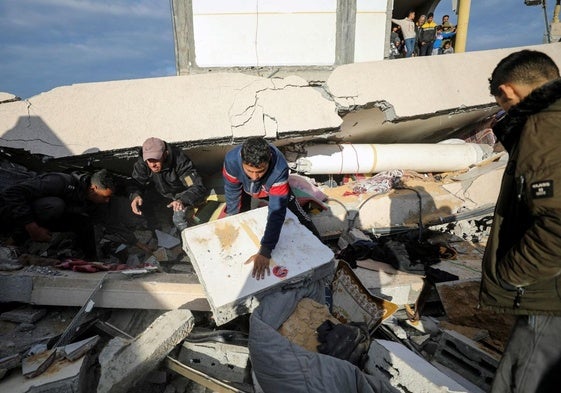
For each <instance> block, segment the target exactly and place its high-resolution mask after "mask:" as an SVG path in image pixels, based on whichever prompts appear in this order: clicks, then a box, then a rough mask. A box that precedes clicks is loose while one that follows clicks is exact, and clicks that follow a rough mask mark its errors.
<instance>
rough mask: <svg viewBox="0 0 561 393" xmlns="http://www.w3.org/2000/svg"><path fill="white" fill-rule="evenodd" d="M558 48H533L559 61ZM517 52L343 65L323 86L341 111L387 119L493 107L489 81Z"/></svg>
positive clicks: (495, 52)
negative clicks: (373, 112) (374, 112)
mask: <svg viewBox="0 0 561 393" xmlns="http://www.w3.org/2000/svg"><path fill="white" fill-rule="evenodd" d="M560 46H561V44H549V45H536V46H533V47H532V49H535V50H540V51H543V52H545V53H547V54H549V55H550V56H551V57H552V58H553V59H554V61H555V62H557V63H560V62H561V50H560ZM520 49H522V48H509V49H501V50H492V51H478V52H468V53H456V54H454V55H453V56H427V57H415V58H409V59H397V60H391V61H378V62H369V63H355V64H347V65H343V66H340V67H338V68H336V69H335V70H334V71H333V72H332V73H331V75H330V76H329V78H328V80H327V83H326V88H327V90H328V91H329V92H330V94H331V95H332V96H333V99H334V100H335V102H336V103H337V105H338V106H339V108H340V110H341V111H343V112H345V111H347V112H348V111H356V110H357V109H359V108H372V107H374V106H378V107H382V108H381V109H382V110H384V109H387V108H388V107H391V108H393V111H390V110H385V114H386V120H387V121H394V120H398V119H402V118H417V117H419V118H421V117H427V115H434V114H436V113H442V112H447V113H453V112H463V111H469V110H470V109H476V108H481V107H482V106H492V105H494V104H495V100H494V99H493V97H492V96H491V95H490V94H489V87H488V86H489V82H488V78H489V76H490V75H491V72H492V71H493V69H494V68H495V66H496V65H497V63H498V62H499V61H500V60H501V59H502V58H503V57H505V56H507V55H508V54H509V53H512V52H514V51H517V50H520Z"/></svg>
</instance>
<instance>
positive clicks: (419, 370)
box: [365, 340, 470, 393]
mask: <svg viewBox="0 0 561 393" xmlns="http://www.w3.org/2000/svg"><path fill="white" fill-rule="evenodd" d="M368 356H369V359H368V361H367V362H366V365H365V371H366V372H367V373H369V374H372V375H376V374H377V373H380V370H381V371H382V372H383V373H384V374H385V375H389V376H390V383H391V384H392V385H393V386H395V387H398V388H399V390H400V391H406V392H415V393H433V392H456V393H469V392H470V390H469V389H467V388H466V387H465V386H463V385H462V384H460V383H459V382H457V381H456V380H455V379H453V378H451V377H449V376H448V375H446V374H444V373H443V372H442V371H440V370H439V369H438V368H436V367H435V366H434V365H432V364H431V363H429V362H428V361H427V360H425V359H424V358H422V357H421V356H419V355H417V354H416V353H415V352H413V351H411V350H410V349H408V348H407V347H406V346H405V345H403V344H401V343H398V342H394V341H387V340H373V341H372V344H371V345H370V349H369V351H368Z"/></svg>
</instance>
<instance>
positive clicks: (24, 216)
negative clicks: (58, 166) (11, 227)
mask: <svg viewBox="0 0 561 393" xmlns="http://www.w3.org/2000/svg"><path fill="white" fill-rule="evenodd" d="M70 183H71V181H70V175H66V174H64V173H47V174H44V175H40V176H37V177H35V178H33V179H30V180H26V181H24V182H21V183H18V184H16V185H13V186H11V187H8V188H7V189H5V190H4V191H3V196H4V201H5V203H6V205H7V206H9V209H10V210H11V214H12V217H13V219H14V221H15V222H16V223H17V224H18V225H21V226H24V225H27V224H29V223H31V222H33V221H35V217H34V216H33V210H32V208H31V204H32V203H33V201H35V200H37V199H39V198H43V197H60V198H63V199H65V197H66V196H67V194H68V192H69V191H68V186H69V185H70Z"/></svg>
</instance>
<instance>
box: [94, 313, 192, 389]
mask: <svg viewBox="0 0 561 393" xmlns="http://www.w3.org/2000/svg"><path fill="white" fill-rule="evenodd" d="M194 324H195V319H194V317H193V315H192V314H191V311H189V310H172V311H168V312H166V313H165V314H163V315H162V316H160V317H159V318H158V319H156V320H155V321H154V322H153V323H152V324H151V325H150V326H149V327H148V328H147V329H146V330H145V331H144V332H142V333H141V334H140V335H138V336H137V337H136V338H135V339H133V340H124V339H122V338H115V339H113V340H111V341H110V342H109V343H108V344H107V346H106V347H105V348H104V349H103V351H102V352H101V354H100V356H99V363H100V365H101V375H100V379H99V384H98V386H97V392H98V393H118V392H123V393H124V392H127V391H129V389H130V388H131V387H132V386H134V385H135V384H136V383H138V382H139V381H142V380H143V379H144V378H145V377H146V375H147V374H148V372H150V371H152V370H153V369H154V368H155V367H156V366H157V365H158V364H159V363H160V362H161V361H162V360H163V359H164V358H165V357H166V356H167V355H168V353H169V352H171V350H172V349H173V348H174V347H175V346H176V345H177V344H179V343H180V342H181V341H182V340H184V339H185V337H187V335H188V334H189V333H190V332H191V330H192V329H193V326H194Z"/></svg>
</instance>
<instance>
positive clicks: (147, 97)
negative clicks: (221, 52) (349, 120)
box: [0, 73, 341, 157]
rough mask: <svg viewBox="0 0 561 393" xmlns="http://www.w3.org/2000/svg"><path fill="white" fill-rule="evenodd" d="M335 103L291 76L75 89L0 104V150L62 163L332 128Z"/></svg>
mask: <svg viewBox="0 0 561 393" xmlns="http://www.w3.org/2000/svg"><path fill="white" fill-rule="evenodd" d="M340 124H341V119H340V118H339V116H338V115H337V113H336V107H335V104H334V103H333V102H332V101H330V100H328V99H326V98H325V97H323V96H322V95H321V94H320V93H319V92H318V91H317V90H315V89H314V88H313V87H310V86H308V85H307V83H306V82H305V81H304V80H303V79H301V78H298V77H289V78H287V79H286V80H280V79H267V78H260V77H256V76H249V75H244V74H239V73H229V74H226V73H223V74H201V75H190V76H177V77H165V78H152V79H139V80H127V81H115V82H102V83H86V84H76V85H72V86H63V87H59V88H56V89H53V90H51V91H49V92H47V93H42V94H40V95H38V96H35V97H32V98H30V99H29V100H26V101H18V102H9V103H4V104H1V105H0V146H7V147H13V148H23V149H25V150H29V151H30V152H32V153H37V154H44V155H48V156H53V157H65V156H72V155H80V154H85V153H94V152H97V151H108V150H116V149H125V148H130V147H134V146H140V145H141V144H142V142H143V141H144V140H145V139H146V138H148V137H150V136H159V137H161V138H164V139H166V140H167V141H169V142H182V141H194V142H196V143H198V144H207V145H208V144H212V143H213V142H216V141H219V142H230V143H231V142H232V141H234V140H239V139H242V138H245V137H248V136H251V135H262V136H267V137H271V138H275V137H277V136H278V135H276V133H277V132H285V131H290V132H301V131H313V130H325V129H337V128H338V127H339V126H340Z"/></svg>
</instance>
